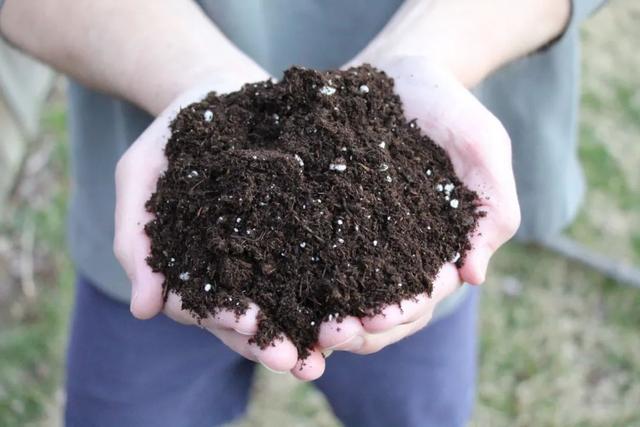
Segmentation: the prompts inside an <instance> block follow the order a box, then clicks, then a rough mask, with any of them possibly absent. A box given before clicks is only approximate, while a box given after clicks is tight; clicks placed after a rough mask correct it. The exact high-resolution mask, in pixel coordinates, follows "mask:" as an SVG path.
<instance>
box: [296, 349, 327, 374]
mask: <svg viewBox="0 0 640 427" xmlns="http://www.w3.org/2000/svg"><path fill="white" fill-rule="evenodd" d="M325 367H326V362H325V358H324V356H323V355H322V353H320V351H318V350H317V349H316V350H313V351H312V352H311V354H310V355H309V356H308V357H307V358H306V359H304V360H298V361H297V362H296V366H294V368H293V369H292V370H291V374H292V375H293V376H294V377H296V378H297V379H299V380H302V381H313V380H317V379H318V378H320V377H321V376H322V374H323V373H324V370H325Z"/></svg>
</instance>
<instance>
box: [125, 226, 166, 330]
mask: <svg viewBox="0 0 640 427" xmlns="http://www.w3.org/2000/svg"><path fill="white" fill-rule="evenodd" d="M150 245H151V243H150V241H149V239H148V238H147V236H146V235H145V237H144V238H140V239H138V241H137V242H136V243H135V253H134V255H133V258H134V259H135V269H136V273H135V279H134V281H133V282H132V289H131V305H130V310H131V313H132V314H133V315H134V316H135V317H136V318H138V319H150V318H152V317H153V316H155V315H156V314H158V313H159V312H160V311H161V310H162V307H163V304H164V300H163V295H162V283H163V282H164V276H163V275H162V274H160V273H155V272H153V271H152V270H151V268H150V267H149V265H148V264H147V261H146V257H147V255H148V254H149V251H150Z"/></svg>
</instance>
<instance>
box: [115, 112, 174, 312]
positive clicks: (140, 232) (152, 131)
mask: <svg viewBox="0 0 640 427" xmlns="http://www.w3.org/2000/svg"><path fill="white" fill-rule="evenodd" d="M159 126H160V125H159V124H158V120H156V121H155V122H154V124H152V125H151V126H150V127H149V128H148V129H147V130H146V131H145V132H144V133H143V134H142V135H141V136H140V138H138V140H137V141H136V142H135V143H134V144H133V145H132V146H131V148H130V149H129V150H128V151H127V153H126V154H125V155H124V156H123V157H122V158H121V159H120V161H119V162H118V165H117V167H116V174H115V180H116V209H115V236H114V245H113V246H114V247H113V249H114V253H115V255H116V257H117V258H118V260H119V261H120V264H121V265H122V267H123V268H124V270H125V272H126V273H127V275H128V277H129V279H130V280H131V282H132V298H131V312H132V313H133V315H134V316H136V317H138V318H142V319H146V318H149V317H153V316H154V315H156V314H157V313H158V312H159V311H160V310H161V308H162V304H161V296H162V286H161V285H162V280H163V279H162V276H161V275H159V274H156V273H153V272H152V270H151V268H150V267H149V266H148V265H147V262H146V257H147V256H148V254H149V248H150V241H149V238H148V236H147V235H146V233H145V231H144V227H145V225H146V224H147V223H148V222H149V221H150V220H152V218H153V217H152V215H151V214H150V213H149V212H147V210H146V209H145V206H144V205H145V203H146V201H147V200H148V199H149V197H150V196H151V194H152V193H153V191H155V186H156V181H157V179H158V177H159V176H160V174H161V173H162V171H163V170H164V169H165V168H166V158H165V157H164V154H163V152H162V148H161V147H159V146H158V145H160V144H159V142H160V141H159V140H161V139H162V137H161V136H160V134H159V132H160V128H159ZM140 165H144V167H142V168H141V167H140Z"/></svg>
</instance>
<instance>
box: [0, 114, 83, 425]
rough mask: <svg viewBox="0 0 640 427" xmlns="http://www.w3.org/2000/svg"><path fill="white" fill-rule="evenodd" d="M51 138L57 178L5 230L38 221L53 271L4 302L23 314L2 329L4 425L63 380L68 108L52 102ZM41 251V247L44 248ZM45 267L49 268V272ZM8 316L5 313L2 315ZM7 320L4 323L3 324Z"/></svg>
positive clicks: (68, 277) (68, 278)
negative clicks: (31, 294) (29, 293)
mask: <svg viewBox="0 0 640 427" xmlns="http://www.w3.org/2000/svg"><path fill="white" fill-rule="evenodd" d="M44 128H45V132H46V133H47V134H48V135H49V136H50V138H48V141H47V142H48V143H52V144H54V150H53V153H52V156H51V160H50V169H49V172H50V173H53V176H54V177H55V181H57V183H56V184H55V185H53V186H48V189H47V191H48V192H49V194H48V197H47V198H46V202H45V205H44V206H43V207H41V208H33V207H32V206H31V203H30V201H29V200H18V202H17V203H16V204H15V205H14V206H11V208H12V209H13V213H12V215H11V217H10V218H9V219H8V221H7V224H6V225H5V226H4V227H6V229H4V230H3V232H6V233H12V234H13V233H15V234H17V235H19V233H20V231H21V230H22V229H23V227H24V226H25V224H27V223H31V224H33V225H34V226H35V241H36V244H35V246H36V248H37V249H39V250H40V251H39V255H41V256H43V257H45V258H46V260H47V262H48V263H50V267H51V268H50V269H51V272H52V274H44V273H43V274H41V275H38V274H37V275H36V285H37V289H38V294H37V296H36V298H35V300H33V301H30V300H26V299H25V298H23V297H22V296H21V295H16V296H15V300H14V301H7V302H5V304H6V305H7V306H9V305H10V304H14V306H15V305H19V306H20V310H19V311H20V314H18V315H17V316H13V317H11V316H10V317H8V318H7V319H4V318H3V322H6V323H5V324H3V327H2V329H0V360H1V361H2V362H1V363H0V425H1V426H3V427H12V426H25V425H28V424H30V423H33V422H34V421H36V420H38V419H40V418H42V417H43V416H44V415H45V412H46V410H47V406H48V405H49V404H50V402H53V399H52V396H53V395H54V394H55V392H56V390H58V389H59V385H60V383H61V379H62V377H61V369H60V367H61V365H62V358H63V348H64V342H65V331H66V324H67V316H68V312H69V310H70V304H71V293H72V289H71V283H72V279H73V277H72V270H71V266H70V263H69V261H68V259H67V258H66V256H65V255H64V251H60V248H63V247H64V216H65V212H66V200H67V190H66V188H65V183H66V170H67V154H66V151H67V150H66V147H65V141H66V132H65V130H64V129H65V126H64V109H63V108H62V106H61V105H54V106H52V107H51V108H50V110H49V111H47V114H46V117H45V119H44ZM40 252H41V253H40ZM45 273H46V272H45ZM3 317H4V316H3ZM5 326H6V327H5Z"/></svg>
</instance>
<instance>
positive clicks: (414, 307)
mask: <svg viewBox="0 0 640 427" xmlns="http://www.w3.org/2000/svg"><path fill="white" fill-rule="evenodd" d="M431 307H433V301H432V299H431V298H429V297H428V296H427V294H420V295H418V296H416V297H415V299H407V300H403V301H401V302H400V303H399V304H394V305H390V306H388V307H386V308H385V309H384V310H382V313H380V314H377V315H375V316H370V317H364V318H362V326H363V327H364V329H365V331H367V332H369V333H380V332H384V331H386V330H389V329H391V328H393V327H395V326H398V325H402V324H404V323H409V322H412V321H414V320H416V319H417V318H419V317H421V316H422V315H423V314H424V312H425V311H427V310H429V309H430V308H431Z"/></svg>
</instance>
